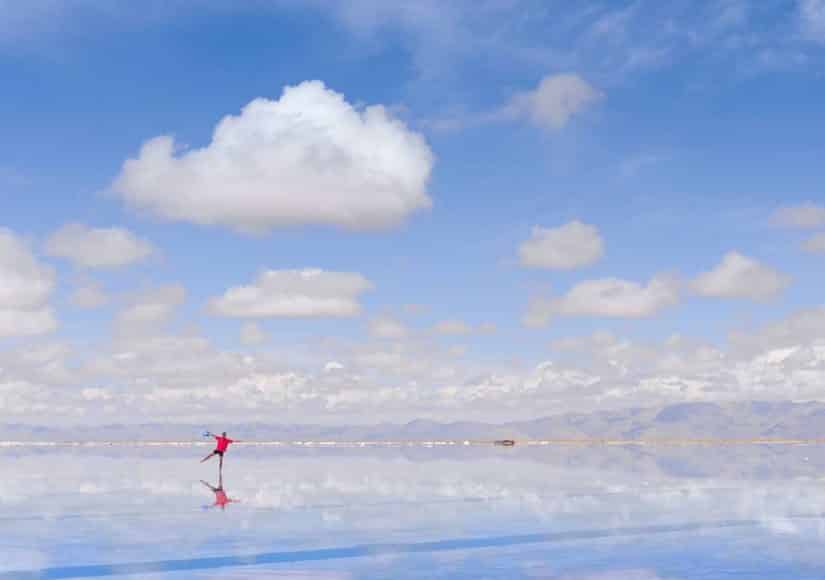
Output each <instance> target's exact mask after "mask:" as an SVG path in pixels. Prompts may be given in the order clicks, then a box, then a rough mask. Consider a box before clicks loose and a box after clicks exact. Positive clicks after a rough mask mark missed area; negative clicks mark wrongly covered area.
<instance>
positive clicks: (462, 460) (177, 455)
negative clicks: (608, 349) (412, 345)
mask: <svg viewBox="0 0 825 580" xmlns="http://www.w3.org/2000/svg"><path fill="white" fill-rule="evenodd" d="M201 451H202V450H201V449H200V448H197V447H195V448H193V447H190V446H182V445H179V446H167V445H152V446H145V445H144V446H137V445H125V444H121V445H117V446H108V445H97V446H92V447H72V446H68V447H67V446H9V447H4V448H2V449H0V458H2V460H3V464H4V465H5V466H6V469H5V471H4V476H3V478H2V479H0V538H2V539H0V578H71V577H90V576H97V577H105V576H126V577H128V576H132V577H135V578H138V577H139V578H166V577H169V578H264V577H265V578H432V577H448V578H480V577H482V578H558V579H567V580H569V579H572V578H581V579H588V580H596V579H598V580H605V579H610V580H614V579H622V580H628V579H641V580H652V579H673V578H697V577H701V578H733V577H735V578H821V577H822V570H825V554H823V552H822V550H821V543H822V539H823V536H825V479H823V475H825V447H823V446H819V445H814V444H786V445H776V444H744V443H740V444H737V445H732V444H731V445H724V446H713V445H692V446H688V445H664V446H638V445H634V446H626V445H621V446H618V445H589V446H570V445H541V446H517V447H513V448H498V447H491V446H475V445H450V446H413V445H408V446H387V447H380V446H369V447H361V446H345V447H326V446H306V445H303V446H296V445H278V446H275V445H267V446H237V447H234V448H233V449H232V450H231V452H230V453H229V454H227V457H226V463H225V466H224V470H223V476H222V478H220V477H219V474H218V470H217V464H216V463H206V464H200V463H198V461H199V459H200V457H201V456H202V453H201ZM53 474H60V475H59V477H55V476H54V475H53ZM220 484H222V486H221V485H220Z"/></svg>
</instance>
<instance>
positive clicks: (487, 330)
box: [478, 322, 497, 334]
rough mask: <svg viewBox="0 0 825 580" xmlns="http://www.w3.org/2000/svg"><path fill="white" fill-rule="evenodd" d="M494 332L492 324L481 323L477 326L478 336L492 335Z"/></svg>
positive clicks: (495, 328)
mask: <svg viewBox="0 0 825 580" xmlns="http://www.w3.org/2000/svg"><path fill="white" fill-rule="evenodd" d="M496 330H497V327H496V325H495V323H493V322H482V323H481V324H479V325H478V332H479V333H480V334H494V333H495V332H496Z"/></svg>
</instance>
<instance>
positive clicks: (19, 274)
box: [0, 228, 57, 338]
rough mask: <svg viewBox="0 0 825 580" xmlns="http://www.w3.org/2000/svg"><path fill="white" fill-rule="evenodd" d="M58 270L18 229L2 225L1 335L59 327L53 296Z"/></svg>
mask: <svg viewBox="0 0 825 580" xmlns="http://www.w3.org/2000/svg"><path fill="white" fill-rule="evenodd" d="M54 283H55V276H54V272H53V270H52V269H51V268H49V267H48V266H46V265H44V264H41V263H40V262H38V260H37V259H36V258H35V256H34V255H33V254H32V253H31V250H30V249H29V247H28V246H27V245H26V243H25V242H24V241H23V240H21V239H20V238H18V237H17V236H16V235H15V234H14V232H12V231H11V230H9V229H6V228H0V338H2V337H8V336H31V335H37V334H44V333H47V332H51V331H53V330H54V329H55V328H57V321H56V320H55V317H54V314H53V312H52V309H51V307H50V306H49V303H48V301H49V297H50V295H51V293H52V290H53V289H54Z"/></svg>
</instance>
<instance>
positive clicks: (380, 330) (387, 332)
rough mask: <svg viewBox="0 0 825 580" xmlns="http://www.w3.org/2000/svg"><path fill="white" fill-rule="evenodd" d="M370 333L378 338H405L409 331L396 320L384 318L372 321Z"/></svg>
mask: <svg viewBox="0 0 825 580" xmlns="http://www.w3.org/2000/svg"><path fill="white" fill-rule="evenodd" d="M369 333H370V335H371V336H374V337H376V338H404V337H406V336H407V335H409V329H407V327H406V326H404V325H403V324H402V323H400V322H399V321H397V320H395V319H394V318H390V317H387V316H383V317H380V318H374V319H372V320H370V324H369Z"/></svg>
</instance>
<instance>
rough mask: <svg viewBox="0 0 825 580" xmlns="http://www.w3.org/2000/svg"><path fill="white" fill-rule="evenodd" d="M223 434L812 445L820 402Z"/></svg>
mask: <svg viewBox="0 0 825 580" xmlns="http://www.w3.org/2000/svg"><path fill="white" fill-rule="evenodd" d="M223 428H226V429H227V430H228V431H229V432H230V433H231V434H232V435H233V436H237V437H238V438H239V439H246V440H279V441H296V440H304V441H306V440H314V441H378V440H396V441H422V440H435V439H438V440H445V439H451V440H465V439H472V440H485V441H493V440H496V439H517V440H518V439H521V440H525V439H707V438H717V439H749V438H766V439H818V438H820V437H822V438H825V403H818V402H810V403H791V402H762V401H754V402H737V403H721V404H717V403H708V402H692V403H679V404H674V405H668V406H665V407H656V408H649V409H625V410H620V411H602V412H595V413H589V414H585V413H575V414H573V413H571V414H566V415H556V416H552V417H546V418H543V419H535V420H530V421H519V422H511V423H504V424H501V425H491V424H488V423H479V422H471V421H458V422H451V423H441V422H436V421H431V420H426V419H418V420H415V421H411V422H409V423H406V424H402V425H396V424H390V423H381V424H377V425H368V426H338V427H328V426H318V425H277V424H276V425H267V424H262V423H256V424H239V425H228V426H225V427H223ZM202 429H203V427H202V426H201V425H179V424H177V425H168V424H152V425H112V426H104V427H80V428H72V429H71V430H69V429H51V428H44V427H27V426H24V425H1V426H0V438H4V439H9V440H92V441H93V440H98V441H101V440H110V441H123V440H161V441H162V440H178V441H187V440H191V439H192V438H193V437H194V436H195V434H196V433H200V432H201V431H202Z"/></svg>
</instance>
